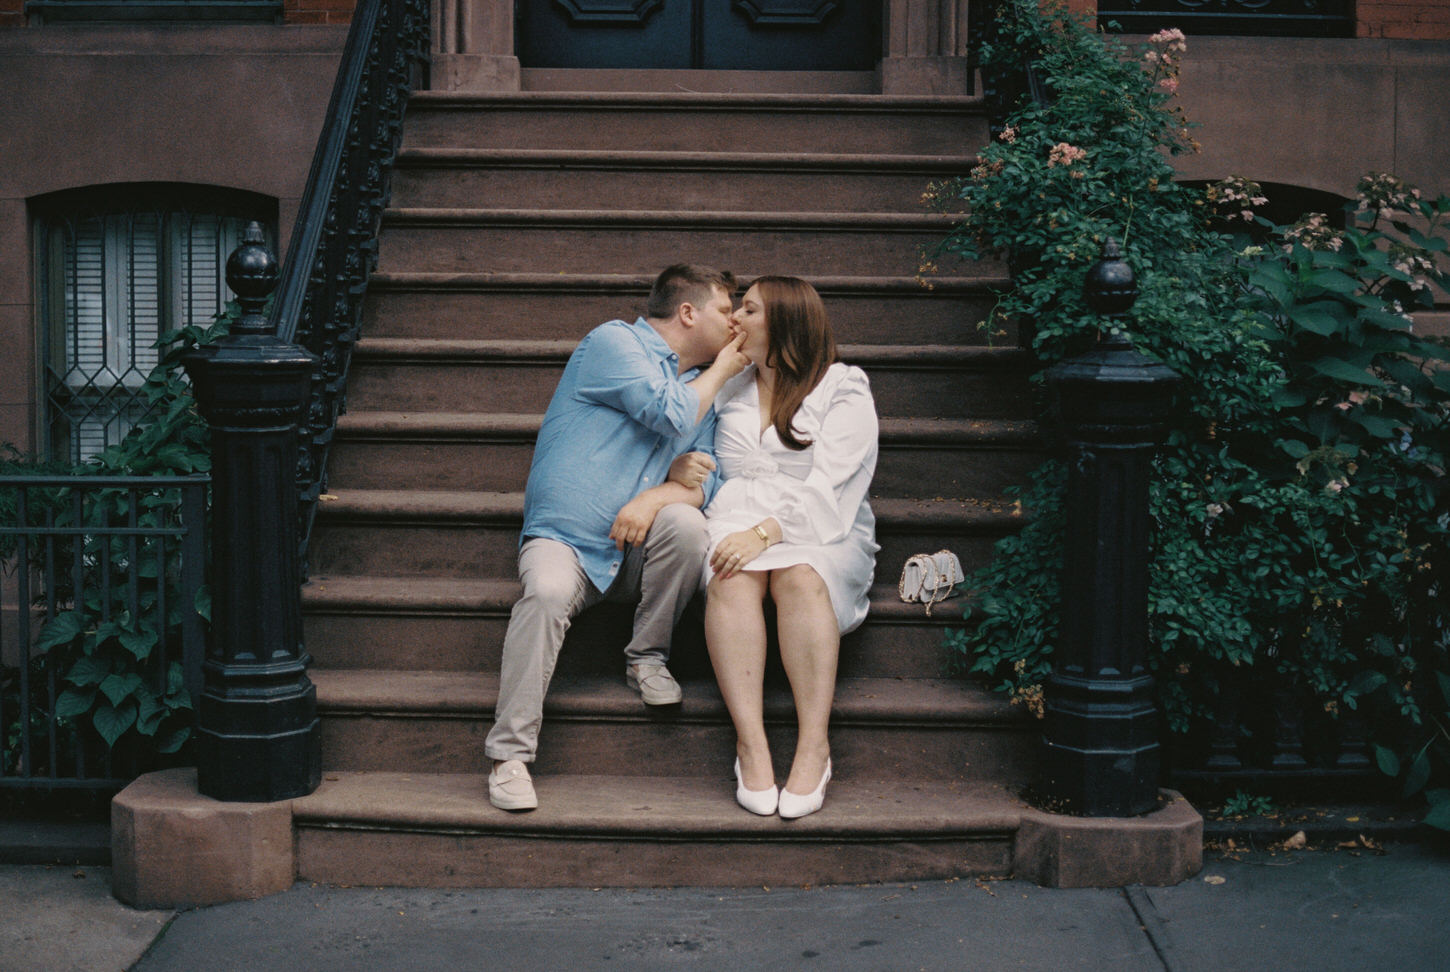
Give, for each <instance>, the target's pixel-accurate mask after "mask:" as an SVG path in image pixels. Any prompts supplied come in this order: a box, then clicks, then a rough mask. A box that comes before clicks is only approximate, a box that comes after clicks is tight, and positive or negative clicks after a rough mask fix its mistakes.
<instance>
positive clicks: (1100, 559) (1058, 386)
mask: <svg viewBox="0 0 1450 972" xmlns="http://www.w3.org/2000/svg"><path fill="white" fill-rule="evenodd" d="M1085 295H1086V297H1087V301H1088V304H1089V306H1091V307H1092V308H1093V309H1094V310H1095V311H1097V312H1098V313H1099V314H1101V315H1102V316H1103V317H1105V318H1107V319H1109V320H1112V319H1115V318H1119V317H1121V316H1122V315H1123V314H1124V313H1126V312H1127V310H1128V309H1129V308H1130V307H1132V306H1133V301H1134V300H1136V299H1137V296H1138V288H1137V284H1136V283H1135V281H1134V279H1133V271H1132V268H1130V267H1129V266H1128V265H1127V264H1126V263H1124V262H1123V261H1122V260H1121V259H1120V258H1119V252H1118V246H1117V244H1116V243H1115V242H1114V241H1112V240H1109V241H1108V242H1107V243H1106V244H1105V245H1104V246H1103V255H1102V259H1101V260H1099V261H1098V262H1097V263H1096V264H1094V265H1093V267H1092V269H1091V270H1090V271H1089V272H1088V278H1087V284H1086V286H1085ZM1177 381H1178V377H1177V375H1175V374H1174V373H1173V372H1172V371H1170V370H1169V369H1168V368H1166V367H1164V366H1163V365H1162V364H1159V363H1157V362H1155V361H1153V360H1152V359H1151V358H1148V357H1146V356H1145V355H1143V354H1140V353H1139V352H1137V351H1135V350H1134V349H1133V347H1132V345H1131V344H1130V343H1129V342H1128V340H1127V338H1125V337H1122V336H1121V335H1111V336H1107V337H1105V338H1103V339H1101V340H1100V342H1099V344H1098V346H1097V347H1096V348H1095V349H1094V350H1092V351H1090V352H1088V353H1087V354H1083V355H1079V356H1077V357H1075V358H1071V359H1068V360H1067V361H1064V362H1062V363H1061V364H1058V365H1057V366H1055V367H1054V368H1052V369H1051V371H1049V373H1048V382H1049V384H1050V386H1051V387H1052V388H1053V391H1054V394H1055V396H1056V400H1057V403H1058V406H1059V413H1060V415H1061V416H1062V423H1063V426H1064V429H1063V431H1064V438H1065V440H1066V452H1067V455H1066V459H1067V463H1068V468H1069V473H1068V485H1067V504H1066V513H1067V532H1066V536H1065V538H1064V539H1065V543H1064V558H1065V562H1064V572H1063V579H1062V634H1061V636H1060V638H1059V642H1060V643H1059V645H1058V647H1057V649H1056V654H1055V656H1054V660H1053V671H1052V674H1051V675H1050V676H1049V677H1048V679H1047V685H1046V690H1045V703H1046V719H1045V725H1044V730H1043V766H1042V769H1043V779H1042V791H1043V795H1044V796H1045V797H1046V798H1047V799H1049V800H1051V801H1052V802H1053V803H1054V805H1056V806H1059V807H1061V808H1062V809H1063V810H1066V811H1069V812H1073V813H1080V814H1084V815H1086V816H1090V817H1125V816H1132V815H1134V814H1140V813H1145V812H1147V811H1149V810H1152V809H1153V808H1154V807H1155V805H1156V803H1157V797H1158V728H1157V722H1158V715H1157V709H1156V706H1155V702H1154V692H1153V678H1152V676H1151V675H1149V674H1148V670H1147V665H1146V660H1147V648H1148V532H1149V529H1148V515H1149V514H1148V477H1149V476H1150V475H1151V462H1152V458H1153V452H1154V450H1155V448H1156V447H1157V446H1158V444H1159V443H1160V442H1161V441H1162V438H1163V435H1164V432H1165V426H1166V419H1167V415H1168V409H1169V404H1170V401H1171V398H1172V394H1173V389H1174V386H1175V385H1176V384H1177Z"/></svg>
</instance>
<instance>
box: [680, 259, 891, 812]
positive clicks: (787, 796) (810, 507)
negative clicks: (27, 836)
mask: <svg viewBox="0 0 1450 972" xmlns="http://www.w3.org/2000/svg"><path fill="white" fill-rule="evenodd" d="M731 323H732V325H733V326H734V327H736V328H737V329H738V330H739V331H741V332H743V333H744V334H745V341H744V343H743V344H742V346H741V349H740V350H741V352H742V353H743V354H744V355H745V356H746V357H748V358H750V360H751V362H752V364H751V366H750V367H747V368H746V369H745V371H743V372H742V373H741V374H739V375H737V376H735V377H734V378H732V379H730V381H728V382H726V384H725V387H724V388H723V389H722V390H721V392H720V395H719V397H717V398H716V401H715V405H716V412H717V414H718V416H719V425H718V427H717V430H716V433H715V458H716V461H717V462H718V463H719V467H720V472H721V474H722V475H723V476H724V480H725V481H724V484H723V485H722V486H721V487H720V489H719V491H718V492H717V493H716V495H715V498H714V499H713V500H712V501H711V503H710V506H709V508H708V509H707V510H706V518H707V525H708V528H709V531H710V552H709V554H708V555H707V566H706V579H707V581H708V584H709V587H708V600H707V602H706V608H705V639H706V643H707V645H708V647H709V652H710V660H711V662H712V663H713V665H714V666H715V675H716V678H717V680H718V681H719V683H720V692H721V694H722V695H723V696H724V698H725V705H726V708H728V709H729V711H730V718H731V720H732V721H733V722H734V724H735V732H736V757H737V758H736V761H735V778H736V789H735V798H736V799H737V800H738V801H739V802H740V804H741V806H743V807H745V808H746V809H747V810H750V811H751V812H753V813H758V814H762V815H767V814H772V813H775V812H777V810H778V812H779V813H780V815H781V816H782V817H784V818H793V817H803V816H805V815H806V814H808V813H813V812H815V811H816V810H819V809H820V808H821V804H822V802H823V801H824V799H825V789H826V783H827V781H829V780H830V778H831V751H830V743H829V741H828V740H827V737H826V730H827V724H828V723H829V721H830V715H831V700H832V698H833V697H834V695H835V686H836V658H837V655H838V653H839V650H840V643H841V635H842V634H843V633H845V632H847V631H850V630H852V629H854V628H855V627H856V626H857V625H859V624H860V623H861V621H862V620H863V619H864V618H865V617H866V607H867V592H868V590H869V589H870V587H871V577H872V573H873V571H874V569H875V564H876V551H877V550H878V549H879V548H878V547H877V545H876V540H875V526H876V519H875V517H874V516H873V515H872V513H871V507H870V505H869V504H868V502H867V498H866V491H867V488H868V487H869V486H870V484H871V475H872V473H873V472H874V471H875V469H876V409H875V405H874V404H873V402H872V400H871V388H870V386H869V384H868V383H867V381H866V375H865V373H864V372H862V371H861V369H859V368H854V367H850V366H848V365H844V364H841V363H839V362H838V361H837V360H836V345H835V340H834V338H833V337H832V336H831V329H830V325H829V324H828V323H827V321H826V309H825V306H824V305H823V304H822V303H821V298H820V295H819V294H817V293H816V291H815V289H814V288H813V287H811V285H810V284H808V283H806V282H805V281H803V280H799V279H796V278H794V277H762V278H760V279H759V280H757V281H755V283H753V284H752V285H751V286H750V288H749V289H748V290H747V291H746V293H745V297H744V298H743V300H742V301H741V305H740V309H739V310H737V311H736V312H735V314H734V315H733V316H732V317H731ZM767 594H769V595H770V597H771V599H772V600H773V601H774V602H775V607H776V618H777V624H776V629H777V633H778V636H779V641H780V657H781V662H782V665H783V666H784V668H785V673H786V676H787V677H788V678H789V679H790V685H791V693H792V695H793V696H794V698H795V707H796V717H797V720H798V722H799V726H800V731H799V735H798V737H797V741H796V751H795V758H794V760H793V762H792V763H791V769H790V775H789V777H788V778H787V780H786V784H785V787H784V789H783V790H780V791H777V789H776V786H775V772H774V769H773V767H772V765H771V758H770V749H769V746H768V745H767V742H766V738H765V722H764V711H763V710H764V706H763V701H762V694H763V677H764V673H765V614H764V606H763V605H764V600H765V596H766V595H767Z"/></svg>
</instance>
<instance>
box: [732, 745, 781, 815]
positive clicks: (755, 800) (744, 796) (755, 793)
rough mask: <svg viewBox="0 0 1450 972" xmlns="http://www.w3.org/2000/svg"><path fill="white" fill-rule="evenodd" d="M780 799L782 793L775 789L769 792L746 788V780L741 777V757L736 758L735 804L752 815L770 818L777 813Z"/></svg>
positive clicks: (772, 788)
mask: <svg viewBox="0 0 1450 972" xmlns="http://www.w3.org/2000/svg"><path fill="white" fill-rule="evenodd" d="M779 799H780V791H779V790H778V789H776V788H775V787H773V786H772V787H771V788H770V789H768V790H748V789H746V788H745V778H744V777H743V776H741V775H740V757H739V756H736V757H735V802H736V803H738V804H740V805H741V806H742V807H744V808H745V809H747V810H749V811H750V812H751V813H755V814H759V815H760V816H762V817H768V816H770V815H771V814H773V813H775V807H776V803H777V802H778V801H779Z"/></svg>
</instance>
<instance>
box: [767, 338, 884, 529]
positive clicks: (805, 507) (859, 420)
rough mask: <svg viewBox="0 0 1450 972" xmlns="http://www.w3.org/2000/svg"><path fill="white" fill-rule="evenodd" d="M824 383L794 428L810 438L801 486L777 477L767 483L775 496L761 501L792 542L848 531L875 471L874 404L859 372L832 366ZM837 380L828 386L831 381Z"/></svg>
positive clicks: (799, 414)
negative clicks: (807, 465)
mask: <svg viewBox="0 0 1450 972" xmlns="http://www.w3.org/2000/svg"><path fill="white" fill-rule="evenodd" d="M837 369H839V372H838V374H836V375H833V374H830V373H828V374H827V378H826V379H825V380H823V381H822V382H821V384H820V385H818V386H817V387H816V388H815V390H814V391H812V392H811V394H810V395H808V396H806V400H805V402H803V403H802V405H801V408H800V411H798V412H797V413H796V415H797V419H796V422H795V428H796V429H797V434H798V436H799V437H802V438H810V439H811V440H812V445H811V453H812V459H811V468H810V472H809V473H808V474H807V475H806V477H805V479H804V480H803V481H802V480H800V479H797V478H796V477H794V476H787V475H780V476H773V477H771V479H770V491H771V492H773V493H775V495H774V496H770V497H761V499H762V500H764V502H765V505H766V507H767V508H768V509H770V510H771V515H772V516H774V517H775V519H776V521H777V522H778V523H779V524H780V529H781V538H782V539H783V540H786V541H789V542H791V543H801V544H815V545H820V544H827V543H835V542H836V541H838V540H842V539H844V538H845V537H846V536H847V534H849V533H850V532H851V528H852V526H853V525H854V523H855V522H856V516H857V514H858V512H859V510H860V508H861V504H862V503H863V502H865V500H866V492H867V490H868V489H869V488H870V486H871V476H872V474H873V473H874V472H875V469H876V450H877V422H876V405H875V402H874V401H873V400H872V398H871V386H870V383H869V382H868V381H867V379H866V373H865V372H863V371H862V370H861V369H860V368H855V367H848V366H845V365H836V366H833V368H832V371H837ZM833 378H834V379H836V380H834V381H832V379H833Z"/></svg>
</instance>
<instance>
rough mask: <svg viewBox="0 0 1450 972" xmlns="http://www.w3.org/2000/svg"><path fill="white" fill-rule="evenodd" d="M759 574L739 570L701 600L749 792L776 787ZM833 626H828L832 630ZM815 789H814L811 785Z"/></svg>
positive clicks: (763, 584)
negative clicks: (767, 716)
mask: <svg viewBox="0 0 1450 972" xmlns="http://www.w3.org/2000/svg"><path fill="white" fill-rule="evenodd" d="M768 576H769V575H768V574H767V573H766V572H764V571H741V572H740V573H738V574H736V575H735V576H733V577H730V578H728V579H726V580H720V579H719V578H715V579H713V580H711V581H710V586H709V589H708V594H707V596H706V600H705V645H706V647H707V648H709V650H710V664H711V665H713V666H714V667H715V680H716V681H717V682H719V683H720V694H721V696H723V697H724V699H725V708H726V709H727V710H728V711H729V712H730V720H731V721H732V722H733V723H734V724H735V754H736V755H737V756H739V757H740V775H741V776H742V777H743V779H744V781H745V786H746V787H747V788H748V789H751V790H768V789H770V788H771V787H773V786H775V769H774V767H773V766H772V765H771V762H770V744H769V743H768V742H767V741H766V738H765V699H764V694H765V607H764V603H765V590H766V578H767V577H768ZM834 626H835V622H834V621H832V627H833V628H834ZM813 785H814V784H813Z"/></svg>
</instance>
